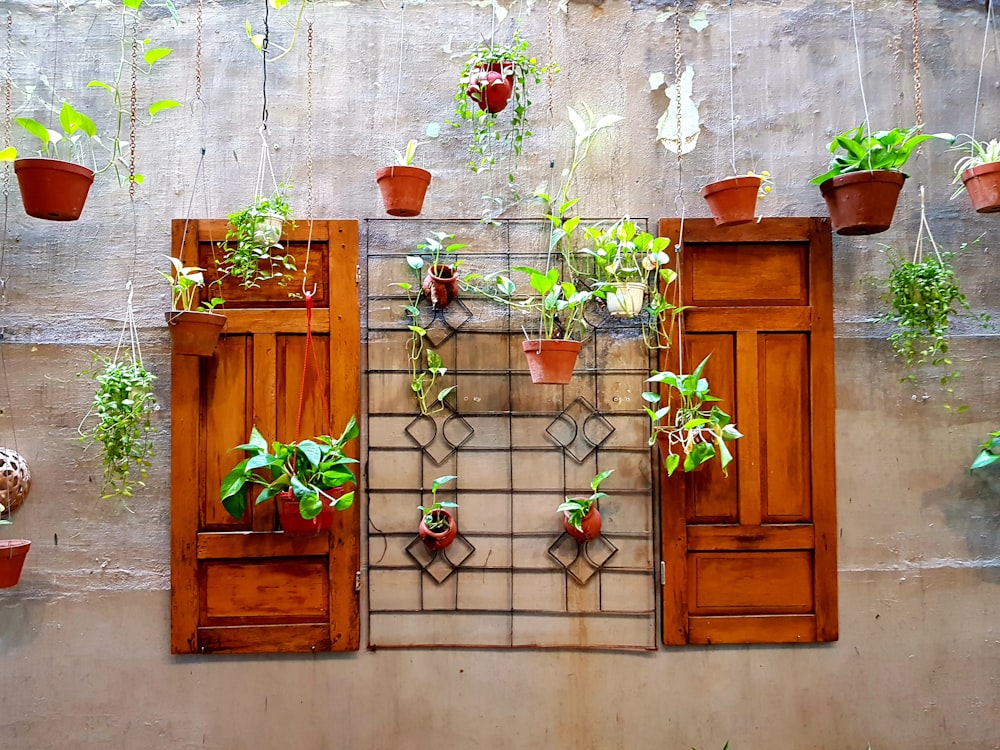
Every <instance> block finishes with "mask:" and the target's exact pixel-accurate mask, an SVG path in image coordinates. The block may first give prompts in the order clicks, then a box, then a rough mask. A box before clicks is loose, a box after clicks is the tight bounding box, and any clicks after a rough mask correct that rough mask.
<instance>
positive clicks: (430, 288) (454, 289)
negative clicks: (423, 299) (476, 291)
mask: <svg viewBox="0 0 1000 750" xmlns="http://www.w3.org/2000/svg"><path fill="white" fill-rule="evenodd" d="M420 290H421V291H422V292H423V293H424V294H425V295H426V296H427V299H429V300H430V301H431V306H432V307H433V308H434V309H435V310H444V309H445V308H446V307H447V306H448V305H450V304H451V302H452V300H454V299H455V298H456V297H458V276H457V275H456V274H455V271H454V269H453V268H452V267H451V266H446V265H444V264H443V263H439V264H436V265H432V266H431V267H430V268H429V269H428V270H427V275H426V276H424V281H423V283H422V284H421V286H420Z"/></svg>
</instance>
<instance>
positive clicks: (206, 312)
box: [160, 258, 226, 357]
mask: <svg viewBox="0 0 1000 750" xmlns="http://www.w3.org/2000/svg"><path fill="white" fill-rule="evenodd" d="M170 264H171V266H172V271H171V273H166V272H164V271H160V275H161V276H163V278H165V279H166V280H167V283H169V284H170V310H169V311H167V312H166V313H164V315H165V317H166V320H167V327H168V328H169V330H170V339H171V342H172V345H173V350H174V354H185V355H193V356H196V357H211V356H212V355H213V354H214V353H215V346H216V344H217V343H218V341H219V334H220V333H222V329H223V327H224V326H225V325H226V316H225V315H220V314H218V313H216V312H213V311H214V310H215V308H216V307H218V306H219V305H221V304H223V299H222V297H212V298H211V299H208V300H205V301H202V302H198V300H197V293H198V290H199V289H204V288H205V273H204V272H205V269H204V268H198V267H196V266H185V265H184V264H183V263H182V262H181V260H180V258H171V259H170ZM196 303H197V305H196Z"/></svg>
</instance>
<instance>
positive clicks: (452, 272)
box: [406, 232, 468, 310]
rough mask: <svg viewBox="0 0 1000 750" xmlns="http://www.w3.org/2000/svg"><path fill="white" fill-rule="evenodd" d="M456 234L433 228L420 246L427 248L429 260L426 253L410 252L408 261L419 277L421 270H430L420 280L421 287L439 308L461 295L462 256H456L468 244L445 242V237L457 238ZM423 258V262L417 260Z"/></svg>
mask: <svg viewBox="0 0 1000 750" xmlns="http://www.w3.org/2000/svg"><path fill="white" fill-rule="evenodd" d="M454 237H455V235H453V234H446V233H445V232H431V235H430V236H429V237H427V238H426V239H424V241H423V242H421V243H420V244H419V245H417V249H418V250H421V251H423V253H422V255H423V256H425V257H426V258H427V261H429V262H425V261H424V260H423V258H422V257H416V256H407V258H406V261H407V263H408V264H409V266H410V268H412V269H413V270H414V271H415V272H416V273H417V276H418V278H419V276H420V272H421V271H422V270H423V269H424V268H426V269H427V273H426V275H425V276H424V277H423V280H422V281H421V282H420V290H421V292H423V294H424V296H425V297H426V298H427V299H428V300H429V301H430V303H431V307H433V308H434V309H436V310H443V309H444V308H446V307H447V306H448V305H450V304H451V303H452V301H453V300H454V299H455V298H456V297H458V292H459V285H460V280H459V277H458V273H457V271H458V268H459V266H461V265H462V260H460V259H456V258H455V254H456V253H458V251H459V250H463V249H465V248H466V247H468V245H466V244H463V243H461V242H452V243H449V244H447V245H446V244H445V240H450V239H454ZM417 261H419V265H418V264H417Z"/></svg>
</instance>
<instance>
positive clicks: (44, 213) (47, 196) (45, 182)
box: [14, 158, 94, 221]
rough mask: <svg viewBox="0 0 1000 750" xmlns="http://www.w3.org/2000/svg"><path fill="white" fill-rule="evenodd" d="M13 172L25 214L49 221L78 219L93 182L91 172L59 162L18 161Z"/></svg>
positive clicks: (57, 160) (51, 160) (39, 160)
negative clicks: (15, 175) (19, 189)
mask: <svg viewBox="0 0 1000 750" xmlns="http://www.w3.org/2000/svg"><path fill="white" fill-rule="evenodd" d="M14 172H15V173H16V174H17V184H18V187H20V188H21V200H22V201H23V202H24V211H25V213H27V214H28V216H34V217H35V218H36V219H48V220H49V221H76V220H77V219H79V218H80V214H81V213H82V212H83V206H84V204H85V203H86V202H87V194H88V193H89V192H90V186H91V185H92V184H93V182H94V171H93V170H92V169H87V168H86V167H82V166H80V165H79V164H74V163H72V162H68V161H60V160H59V159H43V158H28V159H18V160H17V161H15V162H14Z"/></svg>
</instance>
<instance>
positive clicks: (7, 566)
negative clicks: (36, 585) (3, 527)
mask: <svg viewBox="0 0 1000 750" xmlns="http://www.w3.org/2000/svg"><path fill="white" fill-rule="evenodd" d="M30 548H31V542H29V541H28V540H27V539H0V589H7V588H10V587H11V586H16V585H17V582H18V581H19V580H21V570H22V569H23V568H24V558H25V557H27V555H28V550H29V549H30Z"/></svg>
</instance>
